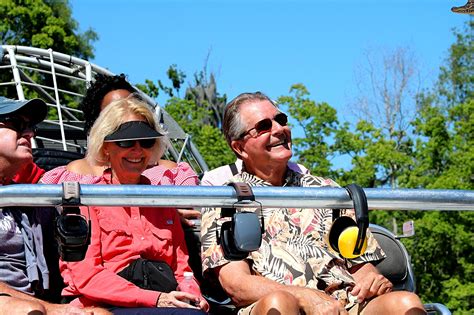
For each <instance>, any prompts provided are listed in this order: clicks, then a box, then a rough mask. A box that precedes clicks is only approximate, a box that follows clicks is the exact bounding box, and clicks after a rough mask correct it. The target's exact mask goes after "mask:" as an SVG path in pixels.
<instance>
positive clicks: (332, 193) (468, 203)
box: [0, 184, 474, 211]
mask: <svg viewBox="0 0 474 315" xmlns="http://www.w3.org/2000/svg"><path fill="white" fill-rule="evenodd" d="M364 191H365V193H366V195H367V200H368V205H369V209H372V210H374V209H379V210H447V211H473V210H474V191H470V190H427V189H379V188H366V189H364ZM253 192H254V195H255V199H256V200H258V201H259V202H260V203H261V204H262V206H263V207H273V208H282V207H297V208H352V206H353V204H352V201H351V199H350V198H349V195H348V194H347V191H346V189H344V188H299V187H298V188H296V187H253ZM62 193H63V191H62V186H61V185H44V184H35V185H8V186H2V187H0V207H5V206H51V205H60V204H61V200H62ZM80 195H81V202H82V204H83V205H90V206H91V205H97V206H117V205H122V206H151V207H197V208H199V207H224V206H225V207H231V206H233V205H234V203H235V201H236V193H235V190H234V189H233V188H232V187H229V186H219V187H218V186H214V187H209V186H148V185H146V186H144V185H81V187H80Z"/></svg>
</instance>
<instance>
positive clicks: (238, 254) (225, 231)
mask: <svg viewBox="0 0 474 315" xmlns="http://www.w3.org/2000/svg"><path fill="white" fill-rule="evenodd" d="M220 244H221V247H222V251H223V253H224V257H225V258H226V259H228V260H242V259H245V258H247V256H248V255H249V253H248V252H244V251H241V250H239V249H238V248H237V247H236V246H235V240H234V233H233V231H232V221H227V222H224V223H222V227H221V236H220Z"/></svg>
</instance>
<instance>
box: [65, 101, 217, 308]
mask: <svg viewBox="0 0 474 315" xmlns="http://www.w3.org/2000/svg"><path fill="white" fill-rule="evenodd" d="M163 135H164V132H163V131H162V130H161V129H160V128H159V126H158V124H157V122H156V121H155V118H154V115H153V112H152V111H151V110H150V108H149V107H148V105H146V104H145V103H143V102H141V101H139V100H137V99H135V98H133V97H128V98H126V99H121V100H118V101H115V102H113V103H111V104H110V105H109V106H107V107H106V108H105V109H104V110H103V111H102V113H101V114H100V116H99V118H98V119H97V121H96V122H95V124H94V126H93V127H92V129H91V134H90V139H89V146H88V153H87V157H86V158H87V160H88V162H89V163H90V164H91V165H94V166H101V167H103V168H105V170H104V171H103V173H102V175H101V176H99V181H98V184H103V185H109V184H113V185H120V184H126V185H130V184H140V185H149V184H150V183H151V181H150V179H149V178H147V177H145V176H143V175H142V173H143V171H144V170H145V169H146V168H147V166H148V165H152V164H153V163H155V162H156V161H157V160H158V159H159V158H160V157H161V155H162V154H163V152H164V151H165V149H166V145H165V144H164V141H163V139H164V138H163V137H162V136H163ZM81 212H82V214H83V215H84V216H86V217H90V220H91V227H92V234H91V243H90V245H89V248H88V250H87V253H86V257H85V259H84V260H83V261H81V262H74V263H66V262H61V263H60V269H61V275H62V276H63V278H64V281H65V283H66V285H67V287H66V288H65V289H64V290H63V296H64V297H65V298H66V299H68V300H71V304H72V305H76V306H83V307H84V306H96V305H97V306H98V305H102V306H104V305H105V306H115V307H118V308H113V309H111V310H112V311H113V312H114V313H117V314H124V313H125V314H126V313H128V312H129V311H131V309H130V308H147V309H144V310H143V311H140V313H143V314H199V313H201V312H202V311H207V310H208V308H209V305H208V304H207V302H206V301H205V300H204V299H203V298H202V296H196V295H193V294H190V293H186V292H180V291H174V290H172V291H171V292H159V291H153V290H150V289H144V288H141V287H139V286H138V285H135V284H133V283H132V282H130V281H128V280H126V279H125V278H123V277H122V276H120V275H118V273H120V272H121V271H123V269H125V268H127V266H129V265H130V264H131V263H132V262H134V261H135V260H137V259H139V258H142V259H146V260H148V261H153V262H156V261H163V262H165V263H166V264H167V265H168V266H170V267H171V269H172V271H173V274H174V277H175V278H176V282H177V283H178V284H179V283H180V282H181V281H182V280H183V278H184V272H188V271H191V268H190V267H189V265H188V253H187V249H186V245H185V240H184V234H183V230H182V228H181V225H180V220H179V216H178V214H177V212H176V209H174V208H159V209H158V208H149V207H89V208H86V207H84V208H82V209H81ZM196 286H197V283H196ZM186 301H191V302H193V303H192V304H189V303H186ZM194 305H195V306H194Z"/></svg>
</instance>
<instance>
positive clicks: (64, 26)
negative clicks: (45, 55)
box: [0, 0, 97, 59]
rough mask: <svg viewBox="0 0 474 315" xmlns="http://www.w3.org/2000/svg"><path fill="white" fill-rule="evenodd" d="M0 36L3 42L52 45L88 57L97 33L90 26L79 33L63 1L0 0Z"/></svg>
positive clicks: (42, 46)
mask: <svg viewBox="0 0 474 315" xmlns="http://www.w3.org/2000/svg"><path fill="white" fill-rule="evenodd" d="M0 38H1V42H2V44H4V45H5V44H6V45H23V46H33V47H38V48H44V49H47V48H52V49H53V50H55V51H60V52H62V53H65V54H68V55H73V56H75V57H79V58H83V59H89V58H92V57H94V51H93V46H92V42H94V41H95V40H96V39H97V34H96V33H95V32H94V31H93V30H91V29H88V30H87V31H85V32H84V33H79V31H78V23H77V22H76V21H75V20H74V19H73V18H72V15H71V8H70V5H69V2H68V1H67V0H29V1H19V0H16V1H14V0H2V1H1V3H0Z"/></svg>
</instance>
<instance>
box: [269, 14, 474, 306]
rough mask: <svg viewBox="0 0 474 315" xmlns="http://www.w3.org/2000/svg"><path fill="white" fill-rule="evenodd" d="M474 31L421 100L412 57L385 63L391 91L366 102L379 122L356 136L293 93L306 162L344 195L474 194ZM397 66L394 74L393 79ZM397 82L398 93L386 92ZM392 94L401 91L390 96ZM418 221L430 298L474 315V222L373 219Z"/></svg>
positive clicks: (429, 217) (425, 294)
mask: <svg viewBox="0 0 474 315" xmlns="http://www.w3.org/2000/svg"><path fill="white" fill-rule="evenodd" d="M473 25H474V24H473V23H472V22H470V23H469V24H467V25H466V28H465V29H464V30H463V31H458V32H456V33H455V36H456V42H455V43H454V44H453V45H452V46H451V47H450V49H449V56H448V59H447V60H446V63H445V65H443V66H442V67H441V69H440V70H441V71H440V75H439V78H438V81H437V83H436V84H435V85H434V87H433V88H432V89H430V90H427V91H424V92H423V93H420V94H419V95H417V96H416V95H413V96H411V98H410V97H408V96H407V94H409V93H408V92H407V91H403V89H405V88H407V86H408V85H409V84H408V83H407V80H408V78H405V79H403V74H404V73H405V74H407V73H409V72H407V70H404V71H401V70H400V69H404V67H405V66H403V65H407V62H405V61H403V58H402V57H403V54H400V53H397V54H396V55H395V56H394V57H393V58H386V59H384V60H385V63H384V65H385V66H386V67H385V68H383V69H384V71H382V76H381V77H378V80H376V81H377V82H382V83H380V84H379V83H377V84H376V85H374V86H373V89H369V90H372V91H376V92H377V93H375V94H371V95H368V96H367V98H365V101H364V102H362V103H363V104H372V105H371V107H370V106H369V107H367V108H368V110H369V112H370V111H372V112H373V113H379V112H380V115H378V116H377V115H375V116H370V115H366V116H364V117H360V116H359V120H358V121H357V123H356V124H355V126H351V125H350V124H349V123H347V122H343V123H340V122H339V121H338V119H337V113H336V111H335V109H333V108H332V107H331V106H330V105H328V104H327V103H324V102H320V103H318V102H315V101H314V100H312V99H310V98H309V92H308V91H307V89H306V87H305V86H304V85H302V84H297V85H293V86H292V87H291V89H290V95H288V96H281V97H280V98H279V99H278V102H279V103H280V104H281V105H283V106H285V107H286V108H287V109H288V112H289V113H290V114H291V116H292V117H293V118H294V119H295V120H296V124H297V127H299V128H301V129H302V130H303V136H302V137H294V139H293V144H294V150H295V152H296V154H297V159H298V161H299V162H302V163H303V164H305V165H306V166H307V167H309V168H310V169H311V171H312V173H313V174H317V175H324V176H332V177H333V178H334V179H335V180H337V181H338V182H339V183H341V184H343V185H344V184H347V183H350V182H357V183H359V184H360V185H362V186H364V187H379V188H380V187H392V188H404V187H406V188H428V189H466V190H472V189H474V175H473V174H474V127H473V125H474V100H473V93H474V92H473V91H474V89H473V88H474V86H473V82H474V56H473V52H474V45H473V43H474V41H473V38H472V37H473V33H474V32H473ZM389 61H391V62H393V64H390V62H389ZM392 66H393V69H392V70H393V71H385V70H387V69H391V67H392ZM369 69H370V67H369ZM397 69H398V70H397ZM405 69H406V67H405ZM397 71H398V72H397ZM369 72H370V71H369ZM370 73H371V76H372V77H374V76H376V75H375V72H370ZM393 73H398V76H397V77H398V78H399V79H397V80H395V79H394V78H393V77H392V75H393ZM371 76H369V77H371ZM390 80H392V81H393V82H399V84H398V85H397V84H395V83H394V84H386V82H388V81H390ZM369 81H370V80H369ZM374 82H375V81H374ZM390 86H396V88H395V89H394V90H393V91H390V90H389V87H390ZM377 96H378V99H377ZM361 99H363V98H361ZM367 99H371V101H370V102H369V101H367ZM413 104H415V105H416V109H417V112H416V113H415V114H414V115H413V116H407V115H405V114H404V113H405V112H406V111H403V110H402V108H406V107H407V106H413ZM392 105H393V106H392ZM377 107H378V109H377ZM340 156H345V157H346V158H347V160H350V165H349V166H346V167H343V168H341V167H339V166H338V165H337V164H336V163H335V162H334V161H335V159H334V158H335V157H340ZM432 210H435V209H432ZM409 219H411V220H415V222H416V224H415V226H416V236H415V238H413V239H407V240H404V242H405V243H406V245H407V248H408V250H409V252H410V253H411V256H412V262H413V265H414V269H415V274H416V277H417V285H418V291H419V294H420V296H421V298H422V299H423V301H425V302H441V303H444V304H446V305H447V306H448V307H449V308H450V309H451V310H452V311H454V313H458V314H472V313H473V312H474V290H473V287H474V250H473V249H474V248H473V244H474V228H473V226H474V225H473V223H474V222H473V221H474V214H473V213H472V212H444V211H409V212H407V211H390V212H385V211H373V212H371V221H372V222H375V223H377V224H381V225H384V226H386V227H388V228H392V227H394V228H397V225H400V224H401V222H404V221H406V220H409Z"/></svg>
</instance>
